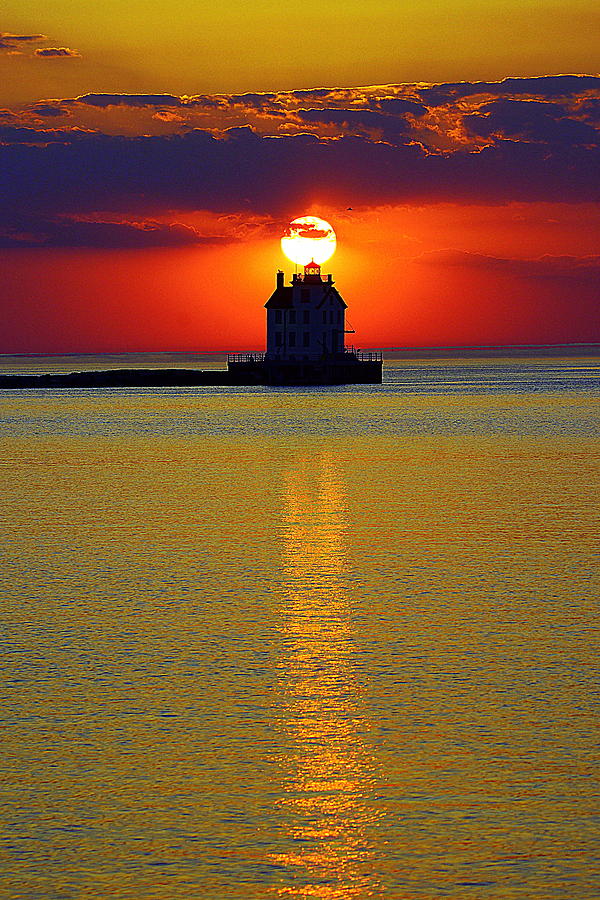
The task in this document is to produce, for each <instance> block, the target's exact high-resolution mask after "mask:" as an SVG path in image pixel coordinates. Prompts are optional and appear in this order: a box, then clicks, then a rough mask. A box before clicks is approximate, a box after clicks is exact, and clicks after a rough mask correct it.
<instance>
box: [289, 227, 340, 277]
mask: <svg viewBox="0 0 600 900" xmlns="http://www.w3.org/2000/svg"><path fill="white" fill-rule="evenodd" d="M336 244H337V241H336V237H335V231H334V230H333V228H332V227H331V225H330V224H329V222H326V221H325V219H320V218H319V217H318V216H300V217H299V218H297V219H294V220H293V222H290V224H289V225H288V226H287V228H286V229H285V232H284V235H283V237H282V238H281V249H282V250H283V252H284V253H285V255H286V256H287V258H288V259H291V261H292V262H294V263H297V264H298V265H300V266H305V265H307V264H308V263H309V262H316V263H318V264H319V265H322V264H323V263H324V262H327V260H328V259H329V258H330V257H331V256H333V254H334V253H335V248H336Z"/></svg>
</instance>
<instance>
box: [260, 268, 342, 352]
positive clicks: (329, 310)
mask: <svg viewBox="0 0 600 900" xmlns="http://www.w3.org/2000/svg"><path fill="white" fill-rule="evenodd" d="M265 308H266V310H267V352H266V355H265V360H267V361H272V362H282V363H296V362H303V363H316V362H321V363H323V362H327V361H329V362H333V361H334V360H338V359H339V358H340V356H341V357H343V355H344V334H345V331H346V324H345V323H346V303H345V302H344V300H343V298H342V296H341V294H340V293H339V291H338V290H337V288H336V287H335V285H334V282H333V276H332V275H327V277H326V278H323V277H322V276H321V267H320V266H319V265H318V264H317V263H315V262H314V261H311V262H309V263H308V264H307V265H306V266H304V274H303V275H300V274H295V275H294V276H293V278H292V281H291V283H290V284H288V285H286V284H284V274H283V272H281V271H280V272H278V273H277V283H276V287H275V290H274V291H273V293H272V294H271V296H270V298H269V299H268V301H267V302H266V304H265Z"/></svg>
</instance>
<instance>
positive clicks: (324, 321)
mask: <svg viewBox="0 0 600 900" xmlns="http://www.w3.org/2000/svg"><path fill="white" fill-rule="evenodd" d="M326 322H327V310H326V309H324V310H323V324H325V323H326Z"/></svg>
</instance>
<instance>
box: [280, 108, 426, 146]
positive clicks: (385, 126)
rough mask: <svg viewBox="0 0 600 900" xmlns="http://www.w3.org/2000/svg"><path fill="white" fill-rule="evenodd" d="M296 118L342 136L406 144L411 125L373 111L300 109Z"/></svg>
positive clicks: (295, 114)
mask: <svg viewBox="0 0 600 900" xmlns="http://www.w3.org/2000/svg"><path fill="white" fill-rule="evenodd" d="M294 117H295V118H297V119H298V120H299V121H300V122H301V123H304V124H306V125H326V126H333V127H335V129H336V130H337V131H338V132H340V133H342V134H358V135H373V136H375V137H377V138H381V139H383V140H387V141H389V142H390V143H397V142H398V139H399V138H400V137H402V138H403V140H402V143H406V139H405V138H406V135H407V134H408V133H409V132H410V125H409V123H408V122H406V121H405V120H404V119H402V118H399V117H397V116H388V115H385V113H382V112H379V111H375V110H371V109H337V108H336V109H299V110H297V111H296V112H295V113H294Z"/></svg>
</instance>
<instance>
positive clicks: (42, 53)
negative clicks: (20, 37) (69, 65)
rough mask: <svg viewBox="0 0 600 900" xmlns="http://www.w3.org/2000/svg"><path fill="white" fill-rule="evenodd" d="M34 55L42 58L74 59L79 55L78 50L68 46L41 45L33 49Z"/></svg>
mask: <svg viewBox="0 0 600 900" xmlns="http://www.w3.org/2000/svg"><path fill="white" fill-rule="evenodd" d="M35 55H36V56H38V57H41V58H42V59H57V58H64V57H67V58H70V59H75V58H79V57H80V56H81V53H79V51H78V50H71V49H70V47H43V48H42V49H38V50H36V51H35Z"/></svg>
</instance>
